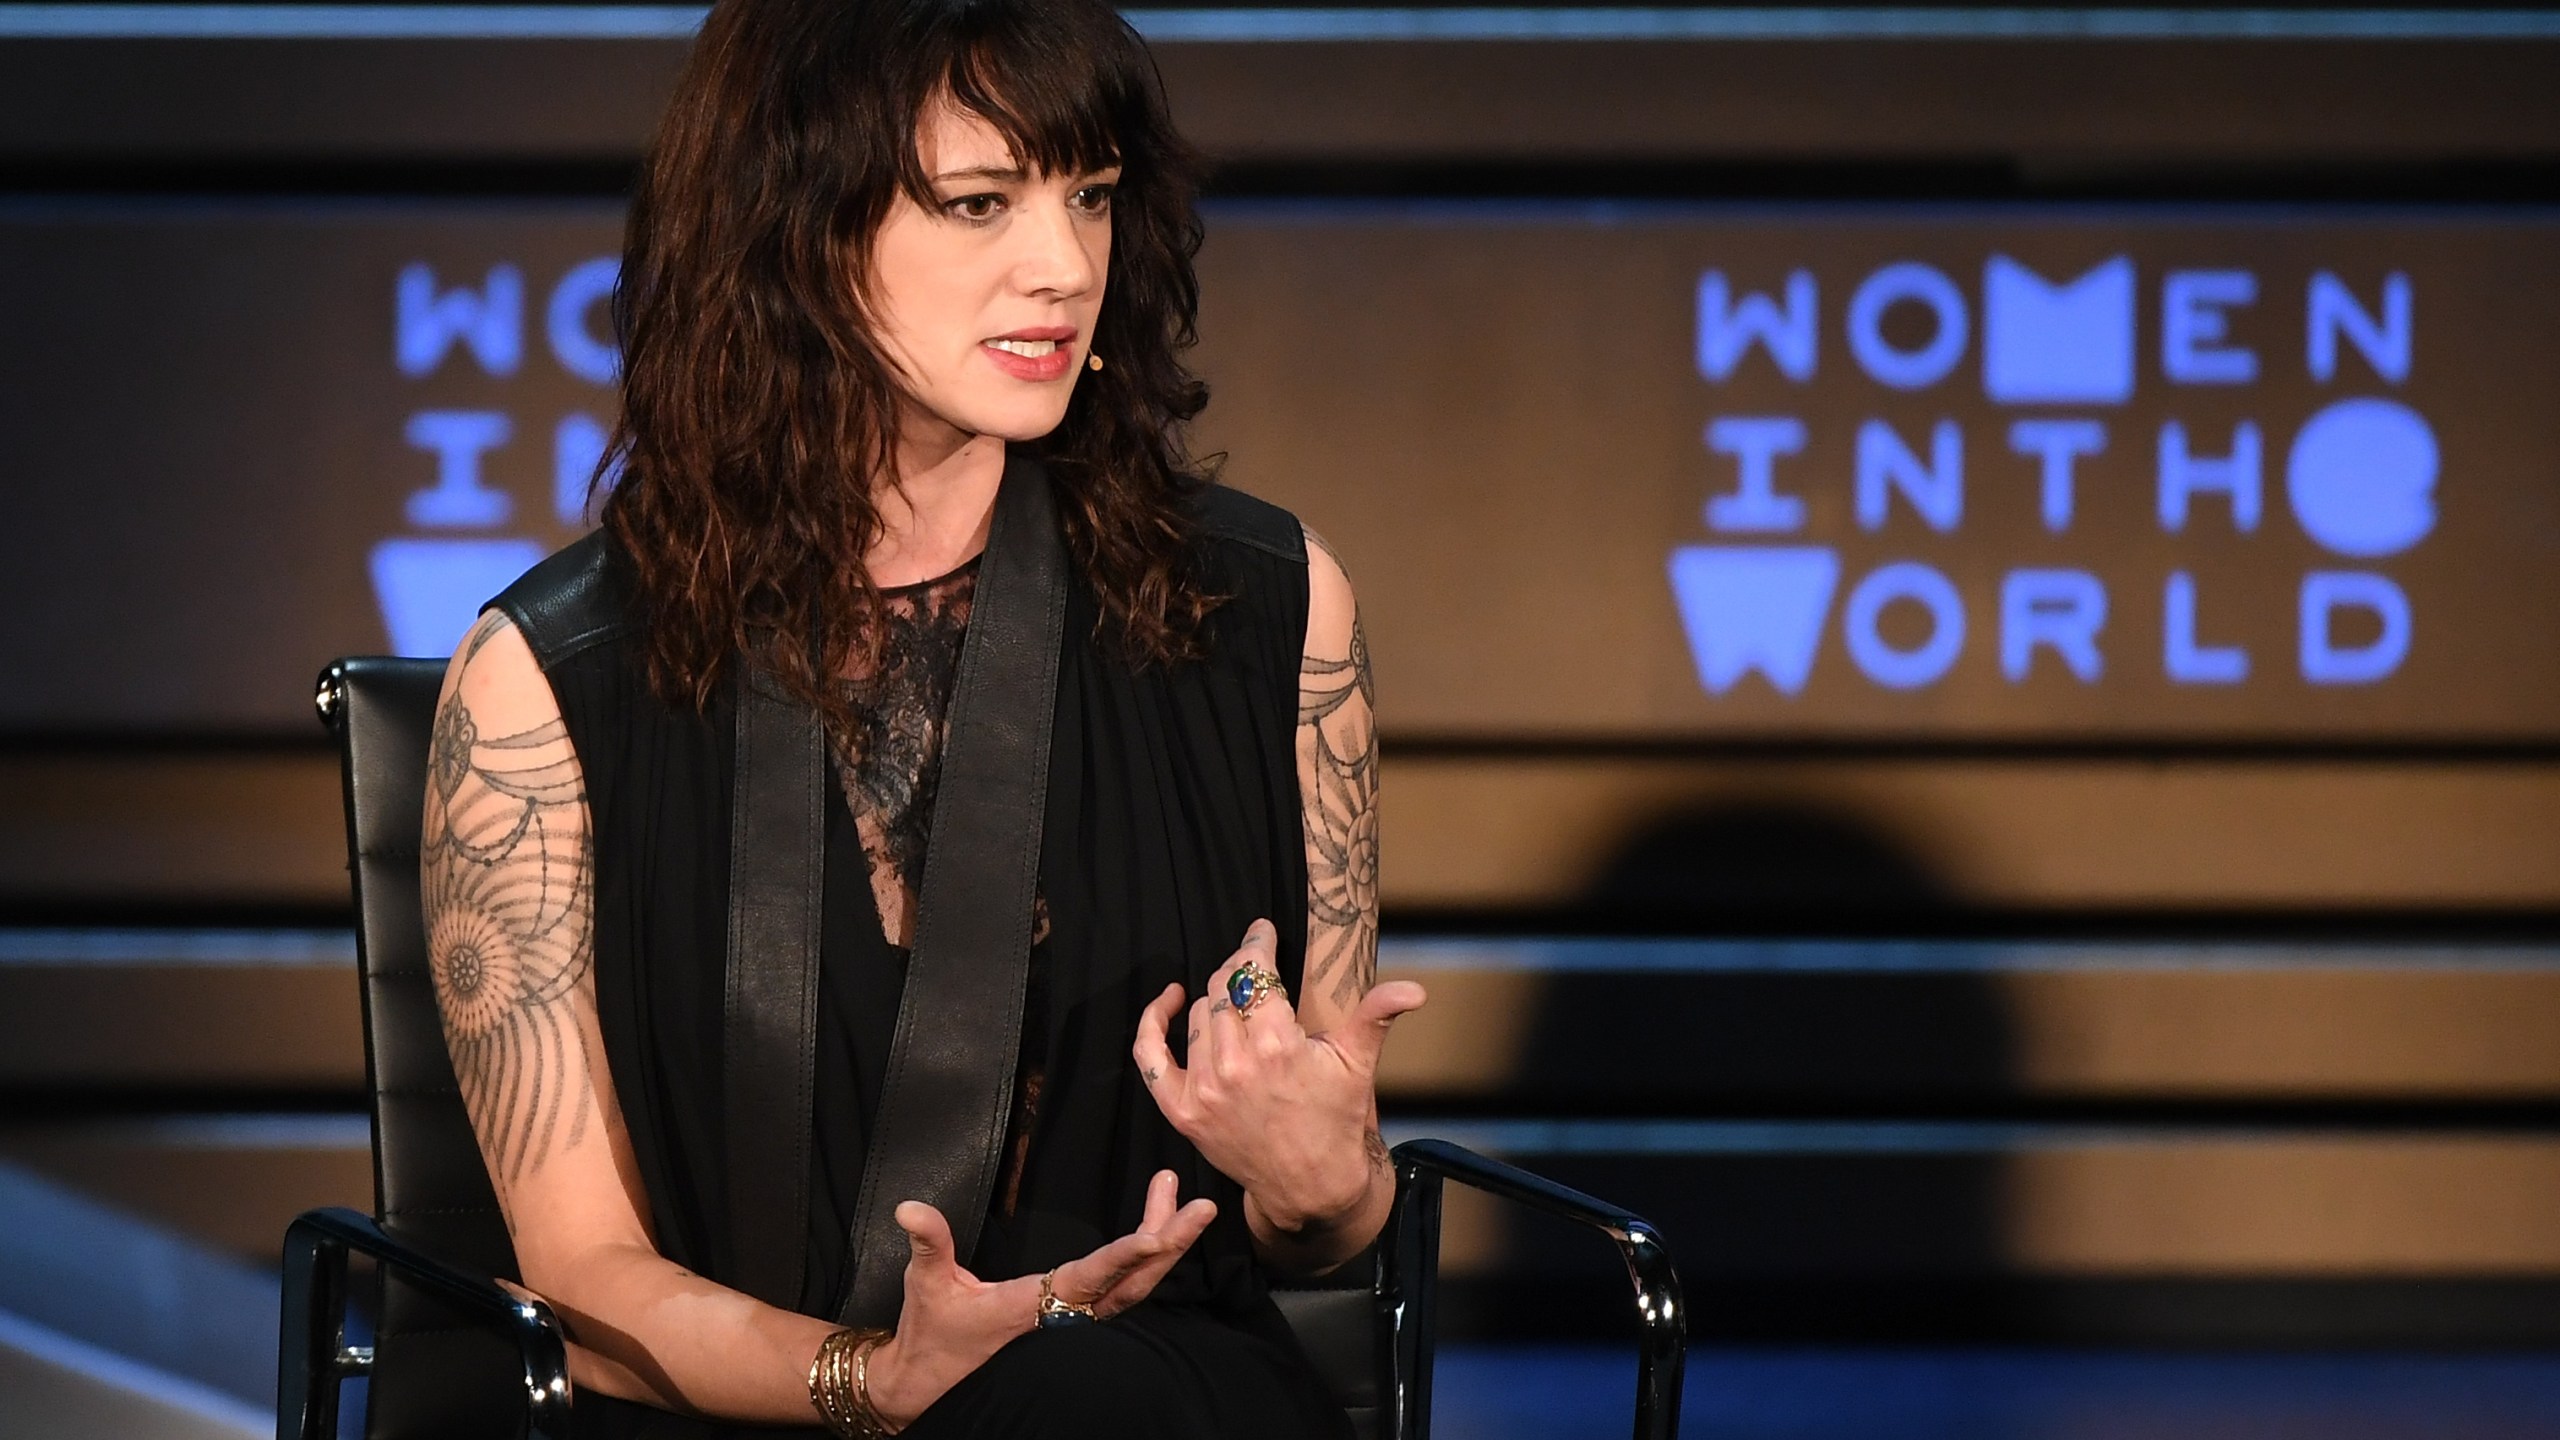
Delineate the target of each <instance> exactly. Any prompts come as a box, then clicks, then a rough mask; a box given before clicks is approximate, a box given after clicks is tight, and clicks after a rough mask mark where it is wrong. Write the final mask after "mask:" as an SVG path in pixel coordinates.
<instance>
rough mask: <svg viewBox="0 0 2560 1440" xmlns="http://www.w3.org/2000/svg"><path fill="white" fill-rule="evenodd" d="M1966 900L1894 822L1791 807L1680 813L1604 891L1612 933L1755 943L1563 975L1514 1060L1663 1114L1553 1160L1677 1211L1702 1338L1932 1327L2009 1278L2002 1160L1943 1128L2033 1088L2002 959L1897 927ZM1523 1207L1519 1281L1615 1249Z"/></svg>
mask: <svg viewBox="0 0 2560 1440" xmlns="http://www.w3.org/2000/svg"><path fill="white" fill-rule="evenodd" d="M1956 908H1957V907H1956V905H1955V904H1954V901H1953V897H1952V895H1951V893H1950V890H1949V887H1948V886H1947V885H1946V884H1945V883H1944V882H1943V881H1942V880H1941V879H1940V878H1939V876H1938V874H1937V873H1936V872H1935V870H1934V869H1933V867H1932V866H1931V865H1929V864H1928V863H1927V862H1926V861H1925V860H1924V859H1923V858H1922V857H1920V856H1919V855H1916V854H1914V853H1913V852H1912V851H1911V850H1910V849H1909V848H1908V847H1907V846H1905V845H1904V844H1902V843H1901V842H1899V841H1898V840H1896V839H1895V838H1894V837H1893V836H1891V835H1890V834H1888V833H1886V832H1885V831H1884V829H1883V828H1882V827H1880V826H1877V825H1874V824H1871V823H1868V822H1865V821H1863V820H1860V819H1858V818H1855V817H1852V816H1848V815H1844V814H1840V813H1836V812H1832V811H1828V810H1824V809H1820V808H1815V807H1811V806H1799V805H1789V804H1783V803H1775V802H1754V803H1749V804H1740V805H1723V806H1716V807H1712V808H1705V809H1698V810H1693V811H1688V812H1685V813H1680V814H1676V815H1672V816H1668V817H1665V818H1663V819H1660V820H1658V821H1656V822H1654V823H1652V824H1650V825H1648V826H1646V827H1645V828H1644V829H1642V830H1641V831H1640V832H1638V833H1636V834H1635V835H1633V836H1631V837H1630V838H1629V840H1628V841H1627V842H1626V843H1625V844H1624V845H1623V846H1622V847H1620V848H1619V850H1618V851H1617V852H1616V854H1615V856H1614V857H1613V858H1612V860H1611V861H1610V862H1609V863H1608V865H1607V866H1606V867H1605V868H1604V869H1603V870H1602V871H1601V873H1600V874H1599V876H1598V878H1597V879H1596V880H1595V881H1594V882H1593V883H1592V884H1591V886H1590V887H1589V888H1588V890H1587V891H1586V892H1585V894H1584V895H1583V896H1582V897H1581V904H1580V909H1581V912H1582V913H1584V914H1586V915H1588V916H1589V917H1591V919H1592V921H1593V923H1594V925H1595V927H1596V928H1600V929H1603V930H1607V931H1611V932H1616V933H1630V932H1635V933H1646V934H1652V935H1660V936H1677V937H1682V938H1692V939H1698V940H1707V941H1727V942H1729V943H1725V944H1718V945H1711V946H1702V947H1699V948H1697V949H1694V950H1676V951H1670V952H1665V951H1661V950H1658V949H1647V950H1646V951H1643V952H1634V951H1630V952H1628V953H1627V956H1626V962H1625V964H1623V965H1613V964H1609V963H1605V962H1604V963H1602V964H1600V965H1598V966H1595V967H1590V968H1581V967H1577V968H1575V969H1572V970H1569V971H1561V972H1558V973H1553V974H1550V975H1548V976H1546V977H1545V979H1544V983H1542V984H1541V985H1540V986H1539V987H1538V992H1537V996H1536V1000H1535V1002H1534V1003H1535V1004H1536V1006H1537V1010H1536V1013H1535V1014H1534V1016H1533V1017H1530V1019H1529V1021H1528V1024H1527V1025H1526V1027H1525V1034H1524V1036H1523V1039H1524V1041H1525V1043H1524V1044H1523V1045H1522V1048H1521V1050H1520V1052H1519V1061H1518V1068H1517V1069H1516V1071H1515V1072H1514V1073H1515V1074H1516V1075H1517V1076H1518V1077H1519V1080H1518V1085H1519V1097H1518V1098H1519V1100H1520V1101H1521V1102H1522V1103H1523V1106H1524V1108H1526V1107H1527V1106H1538V1107H1542V1108H1543V1109H1544V1111H1545V1113H1546V1114H1547V1115H1550V1116H1553V1117H1555V1118H1559V1119H1581V1120H1586V1121H1589V1120H1599V1121H1604V1122H1605V1121H1609V1120H1618V1119H1630V1118H1638V1117H1641V1118H1644V1119H1646V1120H1648V1121H1649V1122H1651V1123H1650V1124H1649V1125H1647V1126H1636V1127H1628V1128H1627V1129H1626V1131H1625V1132H1624V1136H1623V1137H1620V1136H1617V1135H1615V1134H1614V1133H1613V1131H1614V1127H1609V1126H1606V1125H1605V1124H1604V1125H1602V1126H1597V1127H1585V1129H1584V1131H1583V1133H1584V1134H1585V1135H1586V1136H1596V1137H1598V1138H1596V1139H1588V1140H1586V1142H1585V1143H1580V1144H1570V1145H1567V1146H1565V1147H1563V1149H1564V1150H1565V1151H1566V1152H1567V1153H1559V1154H1556V1155H1553V1156H1538V1157H1535V1159H1534V1160H1533V1162H1532V1163H1533V1164H1535V1165H1537V1166H1538V1167H1540V1168H1545V1169H1549V1170H1550V1171H1552V1172H1553V1173H1555V1174H1556V1175H1557V1178H1559V1179H1562V1180H1565V1181H1566V1182H1567V1183H1569V1184H1574V1185H1577V1186H1579V1187H1581V1188H1584V1189H1587V1190H1590V1191H1591V1192H1593V1193H1595V1194H1600V1195H1607V1196H1611V1197H1613V1198H1619V1199H1621V1200H1623V1202H1624V1203H1626V1204H1628V1205H1629V1206H1630V1207H1631V1208H1633V1209H1635V1210H1636V1211H1638V1213H1641V1214H1645V1215H1647V1216H1648V1217H1649V1218H1652V1219H1654V1220H1655V1221H1656V1223H1658V1224H1659V1225H1660V1226H1661V1227H1662V1229H1663V1232H1664V1234H1665V1235H1666V1236H1667V1237H1668V1239H1669V1240H1670V1242H1671V1246H1672V1249H1673V1252H1674V1254H1675V1256H1676V1257H1677V1259H1678V1260H1679V1262H1680V1265H1681V1269H1682V1273H1683V1275H1684V1276H1686V1277H1688V1278H1689V1280H1690V1293H1691V1299H1692V1301H1693V1306H1692V1311H1691V1314H1692V1317H1693V1320H1694V1321H1695V1322H1696V1327H1697V1333H1698V1334H1700V1335H1701V1336H1704V1337H1711V1338H1759V1339H1793V1340H1813V1341H1853V1340H1860V1339H1879V1338H1888V1337H1894V1336H1901V1337H1908V1336H1909V1335H1910V1334H1911V1333H1913V1332H1914V1331H1918V1332H1921V1333H1930V1332H1934V1331H1936V1330H1937V1329H1938V1328H1939V1326H1940V1324H1941V1323H1942V1322H1943V1321H1944V1320H1945V1319H1946V1318H1948V1317H1947V1316H1946V1313H1945V1312H1946V1310H1947V1308H1948V1307H1950V1306H1951V1305H1952V1306H1956V1307H1963V1306H1967V1305H1975V1304H1980V1303H1982V1301H1983V1298H1984V1297H1986V1296H1987V1295H1988V1294H1989V1293H1990V1292H1991V1291H1993V1290H1996V1289H1997V1288H1998V1287H1997V1284H1996V1282H1997V1281H1998V1280H1999V1278H2000V1276H2001V1273H2002V1271H2003V1270H2004V1268H2005V1265H2004V1258H2003V1256H2004V1248H2005V1247H2004V1245H2003V1230H2004V1227H2003V1223H2002V1171H2001V1160H2000V1157H1999V1156H1998V1154H1996V1153H1994V1151H1993V1150H1992V1149H1991V1148H1990V1147H1987V1146H1985V1145H1983V1144H1981V1143H1980V1142H1979V1141H1978V1139H1974V1140H1968V1139H1964V1138H1962V1133H1963V1132H1951V1131H1950V1130H1949V1128H1948V1127H1947V1126H1946V1125H1944V1124H1943V1122H1944V1121H1946V1120H1948V1119H1961V1118H1978V1117H1980V1116H1982V1115H1983V1114H1984V1113H1985V1108H1986V1106H1995V1107H1996V1106H1998V1105H2001V1104H2003V1103H2005V1097H2007V1096H2009V1095H2010V1094H2012V1093H2013V1091H2014V1080H2013V1071H2012V1054H2013V1049H2014V1046H2013V1040H2012V1026H2011V1024H2010V1020H2009V1017H2008V1014H2007V1012H2006V1008H2005V1006H2004V1004H2003V1003H2002V999H2001V997H2000V996H1999V995H1998V994H1997V993H1996V991H1995V989H1994V980H1995V977H1993V976H1991V975H1989V974H1987V973H1983V972H1982V971H1980V970H1977V969H1974V968H1971V967H1968V966H1964V965H1960V964H1950V963H1948V961H1949V959H1950V957H1949V956H1948V954H1947V952H1946V951H1944V950H1941V949H1937V948H1935V947H1933V948H1931V949H1929V950H1927V951H1917V950H1913V949H1910V948H1907V947H1904V946H1902V945H1898V944H1896V943H1895V939H1896V937H1898V936H1907V935H1909V934H1910V933H1912V931H1913V930H1914V929H1921V928H1929V927H1928V926H1927V924H1926V921H1927V918H1928V917H1930V916H1932V915H1938V914H1944V913H1948V912H1952V911H1954V910H1955V909H1956ZM1826 934H1829V935H1832V936H1838V935H1841V934H1849V935H1855V936H1861V937H1869V938H1862V939H1858V940H1855V941H1851V942H1847V943H1843V942H1841V941H1838V940H1836V939H1832V940H1826V939H1823V938H1821V937H1823V936H1825V935H1826ZM1601 953H1602V954H1603V955H1605V954H1606V953H1607V952H1606V951H1605V950H1604V951H1602V952H1601ZM1666 955H1667V956H1668V957H1670V958H1668V959H1667V960H1666V959H1665V958H1664V957H1665V956H1666ZM1951 1136H1952V1137H1953V1138H1951ZM1503 1224H1504V1227H1505V1230H1506V1234H1505V1236H1504V1243H1503V1245H1502V1253H1503V1255H1504V1266H1503V1268H1504V1269H1506V1270H1507V1271H1509V1273H1511V1274H1513V1275H1522V1276H1526V1275H1530V1274H1541V1273H1542V1272H1543V1278H1544V1279H1545V1280H1546V1281H1547V1283H1549V1284H1550V1285H1552V1286H1557V1287H1562V1284H1563V1280H1564V1277H1563V1276H1562V1274H1560V1273H1558V1271H1557V1270H1556V1269H1555V1268H1554V1267H1556V1266H1557V1265H1558V1263H1559V1259H1560V1257H1566V1256H1571V1257H1587V1259H1588V1262H1589V1266H1590V1270H1589V1272H1588V1273H1590V1274H1591V1275H1592V1276H1593V1277H1594V1278H1595V1279H1597V1278H1598V1277H1599V1276H1600V1273H1601V1271H1602V1270H1603V1269H1604V1268H1605V1267H1606V1266H1607V1264H1608V1261H1607V1257H1606V1255H1605V1254H1604V1253H1602V1252H1600V1251H1599V1250H1597V1249H1595V1248H1594V1247H1592V1246H1590V1244H1589V1243H1588V1240H1587V1237H1585V1238H1583V1239H1579V1240H1577V1239H1574V1238H1571V1237H1568V1236H1567V1235H1566V1234H1564V1233H1563V1232H1562V1231H1561V1230H1552V1229H1549V1228H1546V1227H1545V1226H1544V1225H1543V1224H1542V1223H1541V1222H1537V1221H1534V1220H1522V1219H1518V1218H1512V1219H1507V1220H1506V1221H1504V1222H1503ZM1572 1263H1574V1264H1576V1265H1577V1266H1579V1265H1580V1264H1581V1260H1580V1259H1576V1260H1574V1261H1573V1262H1572ZM1532 1283H1535V1282H1532ZM1612 1288H1614V1287H1612ZM1552 1293H1556V1294H1558V1295H1559V1296H1561V1295H1562V1293H1563V1289H1562V1288H1558V1289H1557V1290H1555V1291H1554V1292H1552ZM1968 1297H1970V1298H1968ZM1620 1323H1623V1322H1620ZM1494 1328H1497V1329H1499V1328H1501V1327H1499V1326H1496V1327H1494ZM1567 1328H1580V1327H1575V1326H1569V1327H1567Z"/></svg>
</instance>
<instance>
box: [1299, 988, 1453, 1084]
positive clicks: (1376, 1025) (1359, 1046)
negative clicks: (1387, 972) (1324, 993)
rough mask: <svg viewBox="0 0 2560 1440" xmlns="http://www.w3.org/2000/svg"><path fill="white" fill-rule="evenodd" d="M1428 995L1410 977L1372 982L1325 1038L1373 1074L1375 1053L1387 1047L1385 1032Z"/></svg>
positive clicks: (1376, 1058) (1346, 1056)
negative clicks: (1364, 993)
mask: <svg viewBox="0 0 2560 1440" xmlns="http://www.w3.org/2000/svg"><path fill="white" fill-rule="evenodd" d="M1430 998H1431V997H1430V996H1429V995H1427V994H1425V993H1424V992H1423V989H1422V987H1421V986H1419V985H1416V984H1415V983H1413V982H1412V981H1410V980H1389V981H1386V982H1384V983H1383V984H1378V985H1372V986H1370V987H1369V993H1368V994H1366V995H1363V996H1361V997H1360V1003H1359V1004H1358V1005H1355V1006H1353V1007H1352V1009H1351V1013H1350V1014H1349V1015H1346V1016H1344V1017H1343V1019H1342V1023H1341V1024H1339V1025H1337V1026H1335V1027H1334V1028H1333V1029H1331V1030H1329V1031H1327V1032H1325V1036H1324V1038H1325V1039H1327V1040H1329V1041H1331V1042H1332V1044H1333V1047H1334V1048H1335V1049H1336V1050H1339V1051H1341V1052H1342V1057H1343V1058H1344V1059H1345V1060H1348V1061H1349V1062H1351V1064H1352V1065H1354V1066H1356V1067H1357V1068H1358V1069H1359V1070H1360V1071H1361V1072H1362V1073H1364V1074H1375V1073H1376V1072H1377V1069H1378V1054H1379V1052H1380V1051H1382V1050H1384V1049H1386V1047H1387V1032H1388V1031H1389V1030H1391V1029H1393V1028H1394V1027H1395V1023H1396V1018H1397V1017H1398V1016H1400V1015H1405V1014H1408V1013H1410V1012H1412V1011H1415V1010H1419V1009H1421V1008H1422V1003H1423V1002H1424V1001H1425V1000H1428V999H1430Z"/></svg>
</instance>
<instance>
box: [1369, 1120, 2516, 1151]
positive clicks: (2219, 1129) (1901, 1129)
mask: <svg viewBox="0 0 2560 1440" xmlns="http://www.w3.org/2000/svg"><path fill="white" fill-rule="evenodd" d="M1379 1130H1380V1133H1381V1134H1382V1135H1383V1136H1384V1137H1385V1139H1386V1141H1387V1143H1388V1144H1390V1145H1401V1144H1403V1143H1404V1142H1406V1141H1407V1140H1419V1139H1423V1138H1426V1137H1428V1138H1431V1139H1436V1140H1447V1141H1450V1142H1452V1143H1454V1144H1458V1145H1463V1146H1465V1147H1467V1148H1468V1149H1470V1150H1481V1151H1483V1152H1485V1153H1486V1154H1488V1155H1508V1156H1533V1155H1983V1154H1998V1153H2003V1152H2014V1151H2020V1150H2090V1149H2123V1148H2128V1147H2134V1146H2141V1147H2153V1148H2156V1147H2189V1146H2214V1147H2229V1146H2242V1147H2261V1146H2270V1145H2283V1144H2287V1143H2293V1144H2305V1143H2308V1144H2318V1145H2323V1146H2334V1145H2337V1144H2341V1143H2346V1144H2362V1145H2371V1146H2400V1145H2408V1144H2421V1145H2425V1144H2438V1143H2442V1142H2444V1141H2447V1140H2460V1139H2468V1138H2471V1132H2463V1131H2458V1130H2425V1131H2379V1132H2376V1131H2345V1132H2342V1131H2337V1130H2328V1129H2316V1130H2315V1129H2298V1128H2297V1129H2285V1128H2277V1127H2273V1126H2238V1127H2233V1126H2204V1125H2062V1124H2019V1123H2015V1122H2007V1121H1973V1120H1910V1121H1902V1120H1885V1121H1873V1120H1429V1119H1410V1120H1406V1119H1399V1120H1390V1121H1388V1122H1386V1123H1385V1124H1382V1125H1381V1126H1380V1127H1379ZM2498 1138H2499V1139H2501V1140H2503V1141H2507V1142H2515V1141H2518V1140H2523V1141H2525V1142H2526V1143H2544V1144H2549V1145H2551V1146H2552V1147H2554V1148H2555V1149H2560V1135H2552V1136H2525V1137H2520V1136H2517V1135H2513V1134H2508V1133H2505V1132H2500V1133H2499V1135H2498Z"/></svg>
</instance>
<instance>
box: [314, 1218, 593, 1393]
mask: <svg viewBox="0 0 2560 1440" xmlns="http://www.w3.org/2000/svg"><path fill="white" fill-rule="evenodd" d="M350 1251H353V1252H355V1253H357V1254H361V1255H365V1256H369V1257H371V1258H372V1259H373V1261H374V1262H375V1263H376V1264H378V1265H380V1266H382V1267H383V1268H384V1269H386V1270H390V1271H395V1272H397V1273H398V1274H399V1275H400V1277H401V1278H402V1279H404V1280H406V1281H408V1282H409V1283H410V1284H412V1285H414V1286H416V1287H417V1288H419V1289H421V1290H424V1291H426V1292H428V1293H429V1294H432V1295H434V1296H435V1297H436V1298H437V1299H439V1300H442V1301H444V1302H446V1303H447V1304H450V1305H452V1306H453V1307H454V1308H455V1309H457V1310H460V1311H462V1312H463V1313H465V1314H467V1315H471V1316H473V1317H475V1318H478V1319H484V1320H486V1321H488V1322H489V1325H490V1327H491V1328H492V1329H495V1330H499V1331H501V1332H503V1333H504V1334H506V1335H507V1336H508V1337H509V1338H510V1339H512V1340H514V1341H515V1345H516V1349H517V1352H518V1353H519V1354H520V1355H521V1356H522V1357H523V1360H524V1389H525V1436H526V1440H566V1437H567V1435H568V1433H569V1400H570V1391H569V1340H568V1332H567V1331H566V1330H564V1329H563V1328H561V1325H560V1320H559V1317H558V1316H556V1315H554V1314H552V1313H551V1307H550V1306H548V1305H545V1304H543V1303H542V1302H541V1301H540V1300H533V1299H525V1298H521V1297H518V1296H516V1295H513V1294H510V1293H508V1292H507V1291H506V1290H505V1289H503V1288H501V1287H500V1286H499V1285H498V1283H497V1282H496V1281H495V1280H493V1279H491V1278H490V1277H489V1276H486V1275H477V1274H473V1273H472V1272H470V1271H468V1270H464V1269H462V1268H460V1267H459V1266H455V1265H450V1264H447V1263H446V1262H444V1261H442V1260H439V1259H437V1258H436V1257H434V1256H432V1255H429V1254H427V1253H426V1252H425V1251H423V1250H420V1249H418V1248H417V1247H416V1246H413V1245H410V1244H408V1243H406V1242H404V1241H402V1240H399V1239H396V1238H394V1237H393V1236H392V1235H390V1234H389V1233H387V1232H385V1231H384V1230H383V1228H382V1227H381V1226H380V1225H378V1224H376V1223H375V1222H374V1220H373V1217H371V1216H369V1215H362V1214H358V1213H357V1212H355V1211H353V1210H347V1209H341V1208H337V1207H334V1206H333V1207H330V1208H327V1209H321V1210H307V1211H304V1212H303V1213H302V1214H301V1215H300V1216H298V1217H297V1218H296V1219H295V1220H294V1222H293V1224H292V1225H290V1226H288V1227H287V1228H286V1230H285V1234H284V1334H283V1344H282V1350H281V1354H280V1357H279V1365H278V1367H277V1372H276V1440H335V1437H336V1435H337V1433H338V1382H339V1381H340V1380H343V1379H346V1378H348V1377H350V1376H354V1375H360V1374H363V1373H365V1372H367V1371H368V1370H370V1369H371V1368H372V1360H373V1356H372V1352H371V1351H370V1350H363V1349H353V1348H350V1347H348V1346H347V1344H346V1318H347V1255H348V1253H349V1252H350Z"/></svg>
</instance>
